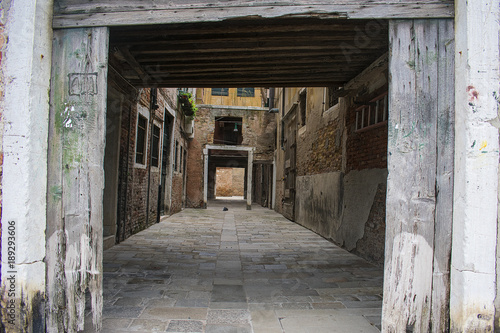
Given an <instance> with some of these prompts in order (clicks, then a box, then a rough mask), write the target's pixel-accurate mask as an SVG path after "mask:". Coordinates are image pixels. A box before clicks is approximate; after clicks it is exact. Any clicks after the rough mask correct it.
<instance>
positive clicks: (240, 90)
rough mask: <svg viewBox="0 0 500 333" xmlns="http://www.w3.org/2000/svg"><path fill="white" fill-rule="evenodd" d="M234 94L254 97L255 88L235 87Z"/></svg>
mask: <svg viewBox="0 0 500 333" xmlns="http://www.w3.org/2000/svg"><path fill="white" fill-rule="evenodd" d="M236 96H238V97H255V88H237V90H236Z"/></svg>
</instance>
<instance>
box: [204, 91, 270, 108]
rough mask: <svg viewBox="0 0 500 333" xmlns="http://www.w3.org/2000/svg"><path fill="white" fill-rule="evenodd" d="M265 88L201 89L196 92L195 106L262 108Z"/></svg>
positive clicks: (264, 100)
mask: <svg viewBox="0 0 500 333" xmlns="http://www.w3.org/2000/svg"><path fill="white" fill-rule="evenodd" d="M266 103H267V89H265V88H201V89H197V90H196V104H198V105H201V104H205V105H230V106H255V107H264V106H266Z"/></svg>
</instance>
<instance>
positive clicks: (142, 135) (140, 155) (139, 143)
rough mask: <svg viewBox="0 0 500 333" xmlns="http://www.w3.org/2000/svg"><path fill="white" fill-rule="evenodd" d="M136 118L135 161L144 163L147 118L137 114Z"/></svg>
mask: <svg viewBox="0 0 500 333" xmlns="http://www.w3.org/2000/svg"><path fill="white" fill-rule="evenodd" d="M138 116H139V118H138V120H137V139H136V148H135V163H138V164H143V165H144V164H146V163H145V162H146V134H147V132H148V120H147V118H146V117H144V116H143V115H141V114H139V115H138Z"/></svg>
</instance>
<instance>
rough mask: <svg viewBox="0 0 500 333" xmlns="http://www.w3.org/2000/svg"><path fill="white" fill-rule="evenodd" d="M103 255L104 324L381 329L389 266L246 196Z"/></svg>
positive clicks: (181, 216)
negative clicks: (369, 259)
mask: <svg viewBox="0 0 500 333" xmlns="http://www.w3.org/2000/svg"><path fill="white" fill-rule="evenodd" d="M222 207H228V208H229V210H228V211H223V210H222ZM103 257H104V262H103V266H104V281H103V285H104V291H103V292H104V311H103V316H104V317H103V318H104V320H103V329H102V332H107V333H117V332H122V333H126V332H142V333H147V332H191V333H194V332H201V333H225V332H228V333H232V332H235V333H247V332H248V333H260V332H262V333H294V332H300V333H307V332H314V333H321V332H328V333H336V332H340V333H351V332H363V333H364V332H368V333H371V332H378V331H379V329H380V316H381V306H382V281H383V270H382V269H380V268H378V267H375V266H373V265H371V264H370V263H367V262H366V261H364V260H363V259H361V258H359V257H357V256H355V255H353V254H351V253H349V252H347V251H345V250H343V249H341V248H339V247H337V246H335V245H334V244H332V243H330V242H328V241H327V240H325V239H323V238H322V237H320V236H318V235H316V234H314V233H313V232H311V231H309V230H307V229H305V228H303V227H301V226H299V225H298V224H296V223H293V222H291V221H289V220H287V219H285V218H284V217H282V216H281V215H279V214H277V213H275V212H273V211H272V210H269V209H265V208H262V207H259V206H253V207H252V210H250V211H247V210H246V203H245V202H244V201H237V200H232V201H214V202H211V203H210V205H209V208H208V209H206V210H202V209H198V210H196V209H185V210H183V211H182V212H181V213H178V214H175V215H173V216H169V217H168V218H166V217H163V218H162V219H161V221H160V223H158V224H155V225H153V226H151V227H150V228H149V229H147V230H144V231H142V232H140V233H138V234H136V235H134V236H132V237H130V238H129V239H127V240H125V241H124V242H122V243H121V244H118V245H116V246H114V247H112V248H110V249H108V250H106V251H105V252H104V256H103ZM86 311H87V316H86V323H85V330H84V331H83V332H94V329H93V328H92V325H91V315H90V310H89V309H87V310H86Z"/></svg>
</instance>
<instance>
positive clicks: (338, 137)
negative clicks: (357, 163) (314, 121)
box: [297, 118, 342, 176]
mask: <svg viewBox="0 0 500 333" xmlns="http://www.w3.org/2000/svg"><path fill="white" fill-rule="evenodd" d="M341 125H342V124H341V123H340V122H339V119H338V118H337V119H335V120H332V121H330V122H328V124H326V125H325V126H324V127H321V128H320V129H318V130H317V132H316V133H315V134H314V135H309V137H310V138H311V140H310V141H311V144H310V145H308V146H306V147H304V145H300V143H299V145H300V146H301V149H300V148H299V151H298V153H299V156H300V158H298V159H297V175H298V176H303V175H314V174H318V173H325V172H332V171H340V170H342V128H341ZM304 155H305V156H304Z"/></svg>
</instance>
